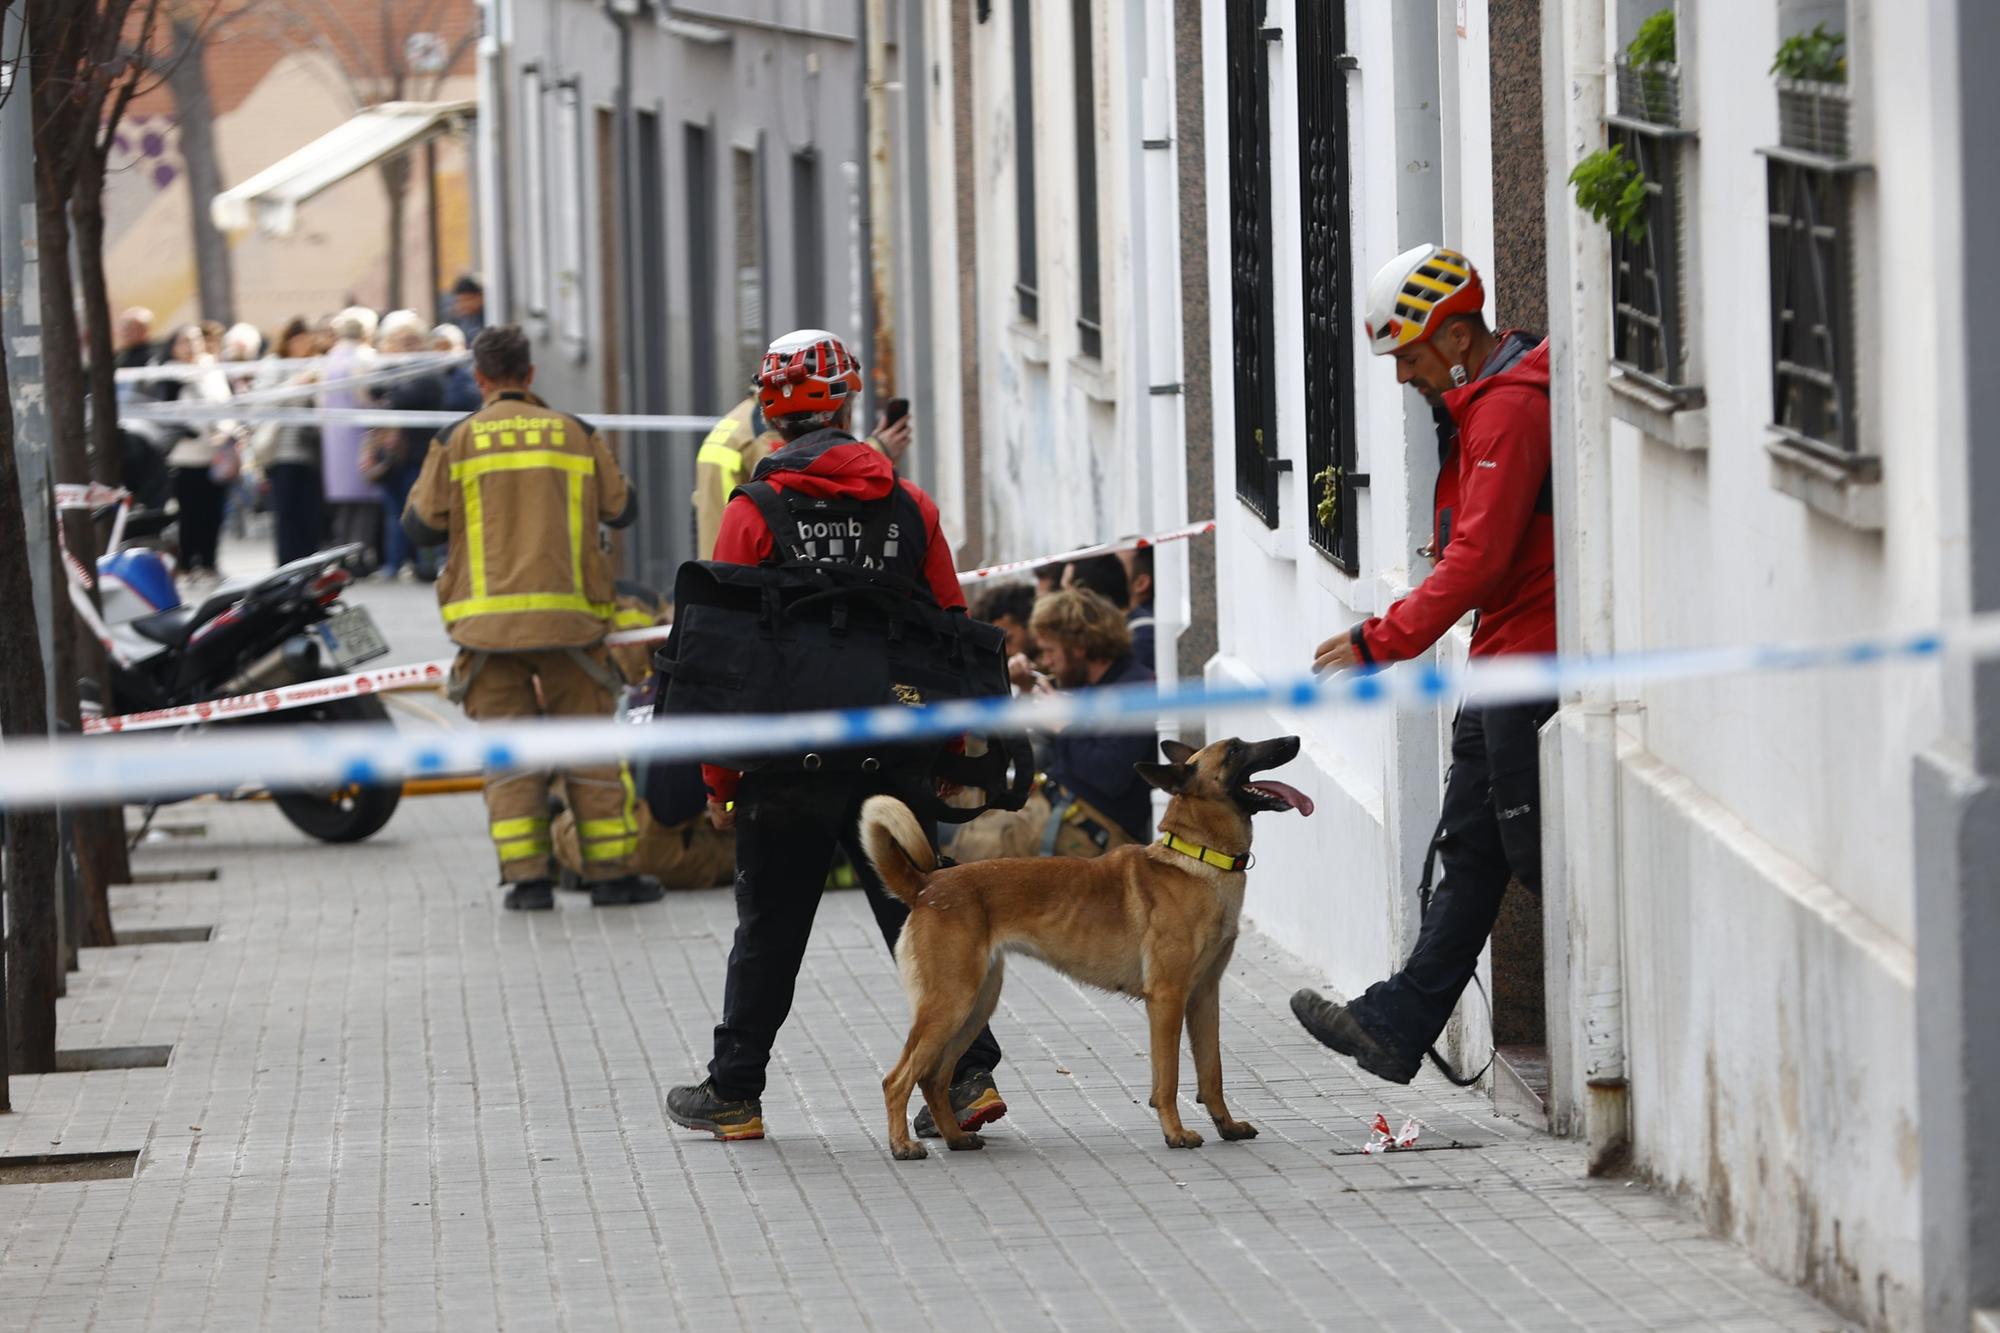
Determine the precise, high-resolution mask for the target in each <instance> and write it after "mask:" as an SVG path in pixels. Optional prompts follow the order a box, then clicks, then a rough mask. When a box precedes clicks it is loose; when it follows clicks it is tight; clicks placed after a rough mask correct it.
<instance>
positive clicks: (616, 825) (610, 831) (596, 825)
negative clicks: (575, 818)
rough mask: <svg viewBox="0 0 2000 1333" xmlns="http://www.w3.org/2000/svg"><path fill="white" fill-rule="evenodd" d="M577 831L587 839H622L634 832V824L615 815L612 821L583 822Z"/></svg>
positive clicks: (589, 820) (588, 820) (622, 816)
mask: <svg viewBox="0 0 2000 1333" xmlns="http://www.w3.org/2000/svg"><path fill="white" fill-rule="evenodd" d="M576 830H577V832H579V833H581V834H582V835H583V836H584V837H586V838H622V837H624V836H625V835H626V834H628V833H630V832H631V831H632V822H631V821H630V820H629V819H627V818H626V817H625V816H624V815H614V816H612V817H611V818H610V819H586V820H583V821H582V822H580V823H579V824H577V826H576Z"/></svg>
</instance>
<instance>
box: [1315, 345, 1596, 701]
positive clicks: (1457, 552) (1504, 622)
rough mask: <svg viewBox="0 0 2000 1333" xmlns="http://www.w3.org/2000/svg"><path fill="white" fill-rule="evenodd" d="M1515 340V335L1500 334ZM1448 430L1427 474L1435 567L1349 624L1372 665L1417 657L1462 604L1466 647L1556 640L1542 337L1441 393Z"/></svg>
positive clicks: (1521, 647) (1547, 649) (1492, 650)
mask: <svg viewBox="0 0 2000 1333" xmlns="http://www.w3.org/2000/svg"><path fill="white" fill-rule="evenodd" d="M1506 340H1518V341H1519V342H1521V343H1523V344H1525V343H1526V342H1527V337H1526V335H1524V334H1520V333H1508V334H1505V335H1503V342H1504V341H1506ZM1444 405H1445V408H1446V409H1447V410H1448V411H1449V412H1450V413H1451V418H1452V420H1453V421H1454V422H1455V423H1457V426H1458V435H1457V440H1456V442H1455V443H1454V444H1453V446H1452V448H1451V451H1450V452H1449V453H1448V454H1447V455H1446V456H1445V459H1444V463H1443V466H1442V467H1441V468H1440V469H1439V472H1438V481H1437V492H1436V495H1435V497H1434V500H1433V510H1434V514H1433V518H1434V521H1435V525H1436V526H1435V528H1434V530H1433V532H1432V549H1433V550H1434V551H1436V552H1437V557H1436V558H1437V566H1436V568H1434V569H1432V570H1431V573H1430V577H1429V578H1427V579H1425V580H1424V581H1423V582H1422V583H1419V584H1418V585H1417V586H1416V588H1415V589H1414V590H1413V591H1412V592H1411V593H1410V595H1409V596H1407V597H1405V598H1403V599H1402V600H1401V601H1398V602H1397V603H1396V604H1395V605H1393V606H1391V607H1390V608H1389V609H1388V610H1387V611H1385V612H1384V613H1383V614H1381V615H1379V616H1375V617H1372V618H1370V619H1368V620H1365V621H1363V622H1362V623H1361V624H1359V625H1356V626H1355V627H1354V630H1353V634H1352V637H1353V640H1354V645H1355V647H1356V648H1358V649H1359V650H1360V652H1361V655H1362V658H1363V659H1364V660H1366V661H1368V662H1371V663H1388V662H1400V661H1403V660H1405V659H1407V658H1412V657H1415V656H1417V654H1419V653H1421V652H1423V651H1424V649H1426V648H1428V647H1430V646H1431V645H1432V644H1434V643H1436V642H1437V641H1438V640H1439V639H1440V638H1442V637H1443V636H1444V632H1445V631H1446V630H1448V629H1450V628H1451V627H1452V626H1453V625H1455V624H1457V623H1458V622H1459V620H1460V619H1462V618H1463V617H1464V615H1465V613H1466V612H1467V611H1477V612H1479V620H1478V623H1477V624H1476V625H1475V626H1474V628H1473V631H1472V655H1473V656H1474V657H1486V656H1491V655H1496V654H1500V653H1552V652H1554V651H1555V650H1556V558H1555V521H1554V518H1553V516H1552V515H1551V514H1549V513H1548V512H1546V511H1547V510H1548V505H1547V503H1546V501H1545V500H1544V498H1543V497H1544V496H1545V495H1546V494H1547V487H1548V482H1549V345H1548V342H1547V341H1546V340H1544V341H1543V342H1541V343H1539V344H1536V345H1534V346H1533V348H1532V350H1530V351H1528V352H1526V353H1525V354H1524V355H1521V356H1520V357H1519V359H1517V360H1515V361H1514V362H1513V364H1511V365H1509V366H1507V367H1506V368H1505V369H1503V370H1499V371H1496V372H1494V373H1492V374H1490V375H1487V376H1485V377H1484V378H1482V379H1477V380H1474V381H1473V382H1472V383H1470V384H1467V385H1465V386H1464V387H1462V388H1457V389H1453V390H1452V391H1451V392H1450V393H1447V394H1446V395H1445V396H1444Z"/></svg>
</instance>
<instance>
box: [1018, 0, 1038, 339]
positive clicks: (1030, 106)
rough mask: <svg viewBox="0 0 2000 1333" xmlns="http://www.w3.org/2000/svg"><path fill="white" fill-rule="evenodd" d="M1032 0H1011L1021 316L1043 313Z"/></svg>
mask: <svg viewBox="0 0 2000 1333" xmlns="http://www.w3.org/2000/svg"><path fill="white" fill-rule="evenodd" d="M1033 8H1034V2H1033V0H1014V34H1013V35H1014V245H1015V257H1016V261H1017V263H1018V265H1019V267H1018V269H1017V270H1016V274H1017V276H1016V277H1015V279H1014V295H1015V299H1016V301H1017V302H1018V307H1019V309H1020V312H1021V318H1022V319H1024V320H1026V321H1028V323H1030V324H1034V323H1038V322H1039V321H1040V320H1041V317H1042V280H1041V276H1040V274H1039V273H1038V271H1037V267H1036V265H1037V259H1036V254H1035V60H1034V50H1033V49H1032V48H1033V43H1032V40H1031V39H1032V38H1033V36H1034V32H1033V29H1032V28H1030V27H1029V17H1028V15H1029V12H1030V11H1031V10H1032V9H1033Z"/></svg>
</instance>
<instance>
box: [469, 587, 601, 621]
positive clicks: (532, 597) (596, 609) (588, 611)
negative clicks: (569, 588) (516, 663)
mask: <svg viewBox="0 0 2000 1333" xmlns="http://www.w3.org/2000/svg"><path fill="white" fill-rule="evenodd" d="M515 611H580V612H582V613H583V614H584V615H587V616H594V617H596V618H597V619H599V620H609V619H611V617H612V616H613V615H615V614H616V613H617V611H618V607H617V606H616V605H615V604H614V603H611V602H593V601H591V600H590V599H589V598H588V597H585V596H582V595H580V594H578V593H573V592H517V593H505V594H502V595H500V596H497V597H467V598H464V599H463V600H461V601H456V602H449V603H446V605H445V608H444V611H443V612H442V614H443V616H444V623H445V624H447V625H451V624H455V623H457V622H458V621H461V620H463V619H465V618H466V617H467V616H494V615H507V614H510V613H512V612H515Z"/></svg>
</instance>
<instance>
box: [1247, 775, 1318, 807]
mask: <svg viewBox="0 0 2000 1333" xmlns="http://www.w3.org/2000/svg"><path fill="white" fill-rule="evenodd" d="M1250 789H1251V790H1252V791H1260V792H1263V793H1264V794H1265V795H1266V796H1275V797H1277V798H1278V799H1279V800H1281V801H1283V802H1284V803H1285V804H1286V805H1289V806H1290V807H1292V809H1294V810H1296V811H1298V812H1299V813H1300V814H1302V815H1309V814H1311V813H1312V812H1313V803H1312V797H1310V796H1308V795H1306V794H1305V793H1304V792H1302V791H1300V790H1299V789H1298V788H1297V787H1294V786H1291V785H1289V784H1288V783H1283V782H1270V781H1260V782H1253V783H1251V784H1250Z"/></svg>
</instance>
